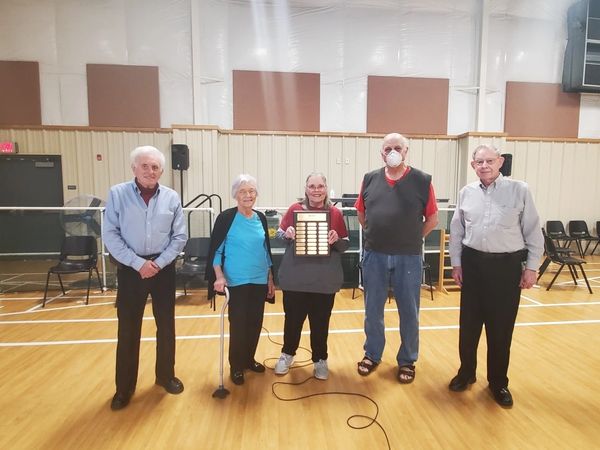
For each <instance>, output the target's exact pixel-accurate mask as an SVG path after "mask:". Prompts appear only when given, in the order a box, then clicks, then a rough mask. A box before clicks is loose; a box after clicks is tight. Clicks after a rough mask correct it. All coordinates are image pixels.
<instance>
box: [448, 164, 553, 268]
mask: <svg viewBox="0 0 600 450" xmlns="http://www.w3.org/2000/svg"><path fill="white" fill-rule="evenodd" d="M463 246H467V247H471V248H473V249H475V250H479V251H481V252H486V253H512V252H516V251H519V250H523V249H527V251H528V254H527V264H526V267H527V268H528V269H531V270H537V269H538V267H539V265H540V259H541V257H542V255H543V253H544V237H543V236H542V230H541V227H540V218H539V215H538V212H537V210H536V208H535V204H534V202H533V197H532V195H531V192H530V191H529V188H528V187H527V183H525V182H523V181H517V180H511V179H508V178H504V177H503V176H502V175H501V174H500V175H499V176H498V178H496V180H495V181H494V182H493V183H492V184H490V185H489V186H488V187H487V188H486V187H485V186H484V185H483V184H482V183H481V182H480V181H476V182H474V183H471V184H468V185H467V186H465V187H464V188H462V189H461V191H460V193H459V196H458V202H457V205H456V211H455V212H454V216H453V217H452V222H451V223H450V245H449V252H450V259H451V263H452V266H453V267H456V266H460V265H461V254H462V248H463Z"/></svg>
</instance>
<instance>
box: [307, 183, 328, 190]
mask: <svg viewBox="0 0 600 450" xmlns="http://www.w3.org/2000/svg"><path fill="white" fill-rule="evenodd" d="M306 189H308V190H309V191H322V190H323V189H327V186H325V185H324V184H309V185H308V186H306Z"/></svg>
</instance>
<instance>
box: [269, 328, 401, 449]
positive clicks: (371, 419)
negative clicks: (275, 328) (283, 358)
mask: <svg viewBox="0 0 600 450" xmlns="http://www.w3.org/2000/svg"><path fill="white" fill-rule="evenodd" d="M262 328H263V330H265V332H266V333H267V339H268V340H269V341H271V342H272V343H273V344H276V345H282V344H281V343H280V342H277V341H275V340H274V339H273V338H271V333H270V332H269V330H267V329H266V328H265V327H262ZM299 348H301V349H302V350H305V351H307V352H308V353H309V354H311V351H310V350H309V349H307V348H306V347H299ZM277 359H278V358H267V359H265V360H264V363H266V362H267V361H270V360H277ZM309 361H310V362H309ZM310 364H312V360H311V358H309V359H307V360H303V361H299V365H297V364H294V366H292V367H290V369H297V368H300V367H306V366H308V365H310ZM265 366H266V364H265ZM269 369H271V370H273V367H269ZM313 378H315V377H314V376H311V377H308V378H306V379H305V380H303V381H300V382H298V383H291V382H286V381H276V382H275V383H273V384H272V385H271V392H272V393H273V395H274V396H275V398H276V399H277V400H281V401H283V402H293V401H298V400H304V399H307V398H311V397H319V396H323V395H347V396H354V397H360V398H364V399H366V400H368V401H370V402H371V403H373V405H374V406H375V416H374V417H370V416H366V415H364V414H352V415H351V416H349V417H348V418H347V419H346V425H348V426H349V427H350V428H352V429H354V430H364V429H365V428H369V427H370V426H371V425H373V424H375V425H377V426H378V427H379V428H380V429H381V431H382V432H383V436H384V437H385V441H386V443H387V448H388V449H389V450H391V448H392V447H391V445H390V440H389V438H388V435H387V432H386V431H385V428H383V426H382V425H381V424H380V423H379V422H378V421H377V417H378V416H379V405H378V404H377V402H376V401H375V400H373V399H372V398H371V397H369V396H368V395H365V394H359V393H358V392H345V391H328V392H318V393H316V394H307V395H301V396H299V397H290V398H286V397H282V396H280V395H279V394H277V392H275V390H276V386H278V385H288V386H300V385H302V384H304V383H306V382H307V381H309V380H311V379H313ZM315 379H316V378H315ZM355 419H366V420H368V423H366V424H365V425H353V424H352V421H353V420H355Z"/></svg>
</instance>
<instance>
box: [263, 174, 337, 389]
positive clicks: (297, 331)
mask: <svg viewBox="0 0 600 450" xmlns="http://www.w3.org/2000/svg"><path fill="white" fill-rule="evenodd" d="M327 192H328V188H327V179H326V178H325V175H323V174H322V173H311V174H310V175H309V176H308V177H307V178H306V187H305V190H304V200H302V201H300V202H297V203H294V204H292V206H290V207H289V209H288V211H287V213H286V214H285V216H284V217H283V219H281V224H280V226H279V230H278V232H277V234H278V237H280V238H281V239H284V240H285V241H286V242H287V246H286V250H285V254H284V256H283V260H282V261H281V266H280V267H279V286H280V288H281V289H282V290H283V310H284V311H285V325H284V334H283V348H282V353H281V356H280V357H279V361H277V364H276V365H275V373H276V374H277V375H284V374H286V373H288V371H289V369H290V366H291V365H292V363H293V362H294V355H295V354H296V350H297V349H298V345H299V344H300V335H301V333H302V326H303V325H304V321H305V320H306V317H307V316H308V321H309V323H310V345H311V350H312V361H313V363H314V376H315V378H317V379H319V380H326V379H327V378H328V376H329V369H328V367H327V356H328V355H327V335H328V333H329V318H330V317H331V310H332V309H333V300H334V298H335V293H336V292H337V291H339V290H340V288H341V286H342V282H343V281H344V271H343V269H342V259H341V254H342V253H343V252H345V251H346V249H347V248H348V245H349V242H348V230H347V229H346V224H345V223H344V217H343V216H342V213H341V211H340V210H339V209H338V208H336V207H335V206H333V205H332V204H331V202H330V201H329V197H328V196H327Z"/></svg>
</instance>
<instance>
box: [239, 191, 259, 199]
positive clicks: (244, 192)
mask: <svg viewBox="0 0 600 450" xmlns="http://www.w3.org/2000/svg"><path fill="white" fill-rule="evenodd" d="M238 195H241V196H242V197H245V196H246V195H249V196H250V197H254V196H255V195H256V189H240V190H239V191H238Z"/></svg>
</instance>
